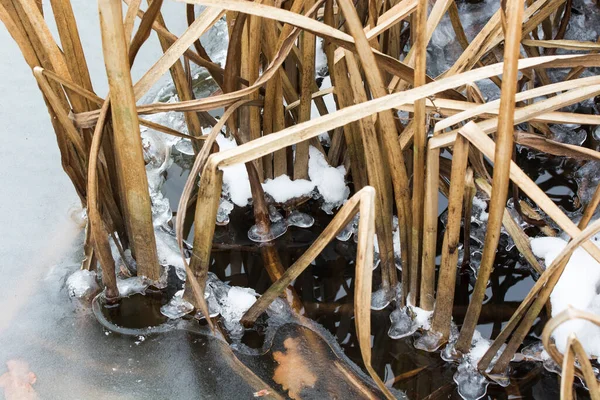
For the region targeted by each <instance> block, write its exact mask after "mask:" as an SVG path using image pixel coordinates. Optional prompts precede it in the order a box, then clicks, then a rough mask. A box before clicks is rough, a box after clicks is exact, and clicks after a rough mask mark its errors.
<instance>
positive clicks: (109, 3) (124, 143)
mask: <svg viewBox="0 0 600 400" xmlns="http://www.w3.org/2000/svg"><path fill="white" fill-rule="evenodd" d="M98 6H99V11H100V24H101V31H102V48H103V52H104V60H105V64H106V73H107V76H108V84H109V89H110V100H111V103H112V107H111V115H112V125H113V128H114V152H115V156H116V162H117V170H118V173H119V179H120V180H121V186H120V187H121V189H122V190H123V193H122V199H123V202H124V209H125V210H126V212H125V215H126V222H127V226H128V229H127V232H128V233H129V242H130V246H131V248H132V252H133V254H134V255H135V258H136V261H137V265H138V274H139V275H143V276H146V277H148V278H149V279H151V280H158V279H159V278H160V266H159V264H158V256H157V253H156V242H155V238H154V227H153V225H152V211H151V203H150V195H149V193H148V181H147V178H146V169H145V165H144V156H143V154H142V140H141V137H140V125H139V120H138V116H137V113H136V112H135V98H134V93H133V85H132V82H131V75H130V73H129V63H128V61H127V60H128V59H127V47H126V42H125V32H124V30H123V23H122V21H123V15H122V7H121V3H120V1H118V0H99V3H98Z"/></svg>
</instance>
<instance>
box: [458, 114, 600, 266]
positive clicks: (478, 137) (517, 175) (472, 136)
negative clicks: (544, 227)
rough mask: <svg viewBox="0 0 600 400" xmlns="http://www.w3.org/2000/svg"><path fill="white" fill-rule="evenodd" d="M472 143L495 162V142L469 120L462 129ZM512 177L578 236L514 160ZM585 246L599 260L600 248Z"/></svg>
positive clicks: (569, 221)
mask: <svg viewBox="0 0 600 400" xmlns="http://www.w3.org/2000/svg"><path fill="white" fill-rule="evenodd" d="M460 132H461V135H464V136H465V137H466V138H467V139H469V141H470V142H471V144H473V145H474V146H475V147H477V148H478V149H479V150H480V151H481V152H482V153H483V154H484V155H485V156H486V157H487V158H489V159H490V160H491V162H494V158H495V155H494V148H495V144H494V142H493V141H492V139H490V138H489V137H488V136H487V135H486V134H485V133H484V132H483V131H482V130H481V129H480V128H479V127H478V126H477V124H475V123H473V122H469V123H468V124H467V125H465V126H464V127H463V128H462V129H461V130H460ZM510 179H511V180H512V181H513V182H514V183H516V184H517V185H518V186H519V188H521V190H523V192H524V193H525V194H526V195H527V196H529V198H530V199H535V200H534V201H535V203H536V204H537V205H538V207H540V208H541V209H542V210H543V211H544V212H545V213H546V214H547V215H548V216H549V217H550V218H552V219H553V220H554V222H556V224H557V225H558V226H559V227H560V228H561V229H562V230H564V231H565V233H566V234H567V235H569V236H570V237H576V236H577V235H579V234H580V233H581V230H579V228H577V226H576V225H575V224H574V223H573V222H572V221H571V220H570V219H569V217H567V216H566V215H565V214H564V213H563V212H562V211H561V210H560V209H559V208H558V206H557V205H556V204H554V202H553V201H552V200H550V198H549V197H548V195H546V194H545V193H544V192H543V191H542V190H541V189H540V188H539V187H538V186H537V185H536V184H535V183H534V182H533V181H532V180H531V178H529V177H528V176H527V175H526V174H525V173H524V172H523V171H522V170H521V169H520V168H519V167H518V166H517V165H516V164H515V163H514V162H512V161H511V163H510ZM583 248H584V249H585V250H586V251H587V252H588V253H589V254H590V255H591V256H592V257H593V258H594V259H595V260H596V261H598V262H600V249H599V248H598V247H597V246H596V245H594V244H593V243H592V242H586V243H584V244H583Z"/></svg>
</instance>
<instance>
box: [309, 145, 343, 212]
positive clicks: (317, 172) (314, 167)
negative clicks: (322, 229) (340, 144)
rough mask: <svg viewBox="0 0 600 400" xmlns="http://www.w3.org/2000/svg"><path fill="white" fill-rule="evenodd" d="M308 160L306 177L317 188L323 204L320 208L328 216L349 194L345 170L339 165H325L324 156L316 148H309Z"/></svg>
mask: <svg viewBox="0 0 600 400" xmlns="http://www.w3.org/2000/svg"><path fill="white" fill-rule="evenodd" d="M309 156H310V158H309V160H308V176H309V177H310V180H311V181H312V182H313V183H314V184H315V185H316V186H317V190H318V191H319V193H320V194H321V196H322V197H323V201H324V204H323V206H322V207H321V208H322V209H323V211H325V212H326V213H328V214H331V213H332V212H333V209H334V208H337V207H339V206H341V205H342V204H344V201H346V199H347V198H348V195H349V194H350V189H349V188H348V186H346V180H345V178H344V177H345V176H346V168H344V166H342V165H340V166H339V167H337V168H334V167H332V166H331V165H329V164H328V163H327V160H326V159H325V156H324V155H323V153H321V152H320V151H319V150H318V149H317V148H315V147H313V146H310V148H309Z"/></svg>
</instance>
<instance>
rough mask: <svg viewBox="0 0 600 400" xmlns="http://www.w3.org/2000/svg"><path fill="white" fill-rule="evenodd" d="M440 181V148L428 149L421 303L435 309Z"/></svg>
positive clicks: (421, 305) (424, 306)
mask: <svg viewBox="0 0 600 400" xmlns="http://www.w3.org/2000/svg"><path fill="white" fill-rule="evenodd" d="M439 181H440V150H439V149H432V148H429V149H428V150H427V170H426V175H425V207H424V219H423V260H422V262H421V293H420V294H421V295H420V296H419V305H420V307H421V308H423V309H424V310H427V311H431V310H433V304H434V302H435V295H434V290H435V257H436V241H437V226H438V194H439V189H438V187H439Z"/></svg>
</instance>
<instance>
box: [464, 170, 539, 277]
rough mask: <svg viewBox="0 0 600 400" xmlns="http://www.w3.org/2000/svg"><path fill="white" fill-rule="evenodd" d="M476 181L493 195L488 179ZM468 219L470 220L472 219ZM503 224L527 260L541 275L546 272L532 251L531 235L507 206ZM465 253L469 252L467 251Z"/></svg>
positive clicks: (487, 192)
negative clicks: (515, 218) (524, 229)
mask: <svg viewBox="0 0 600 400" xmlns="http://www.w3.org/2000/svg"><path fill="white" fill-rule="evenodd" d="M475 183H476V185H477V186H478V187H479V188H480V189H481V190H483V192H484V193H485V194H487V195H488V196H491V195H492V185H490V183H489V182H488V181H487V180H485V179H484V178H477V179H476V180H475ZM466 220H467V221H470V219H466ZM502 226H504V228H505V229H506V231H507V232H508V234H509V235H510V237H511V238H512V239H513V241H514V242H515V246H517V249H518V250H519V252H520V253H521V255H522V256H523V257H524V258H525V260H527V262H528V263H529V264H530V265H531V266H532V267H533V269H535V271H536V272H537V273H538V274H540V275H541V274H542V273H543V272H544V268H543V267H542V266H541V265H540V262H539V261H538V260H537V258H536V257H535V255H534V254H533V252H532V251H531V244H530V242H529V236H527V234H526V233H525V232H524V231H523V228H521V227H520V226H519V224H518V223H517V222H516V221H515V220H514V219H513V217H512V216H511V215H510V213H509V212H508V209H506V208H505V209H504V214H503V215H502ZM465 237H466V238H468V237H469V236H467V235H465ZM467 240H468V239H467ZM465 254H467V252H466V251H465Z"/></svg>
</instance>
